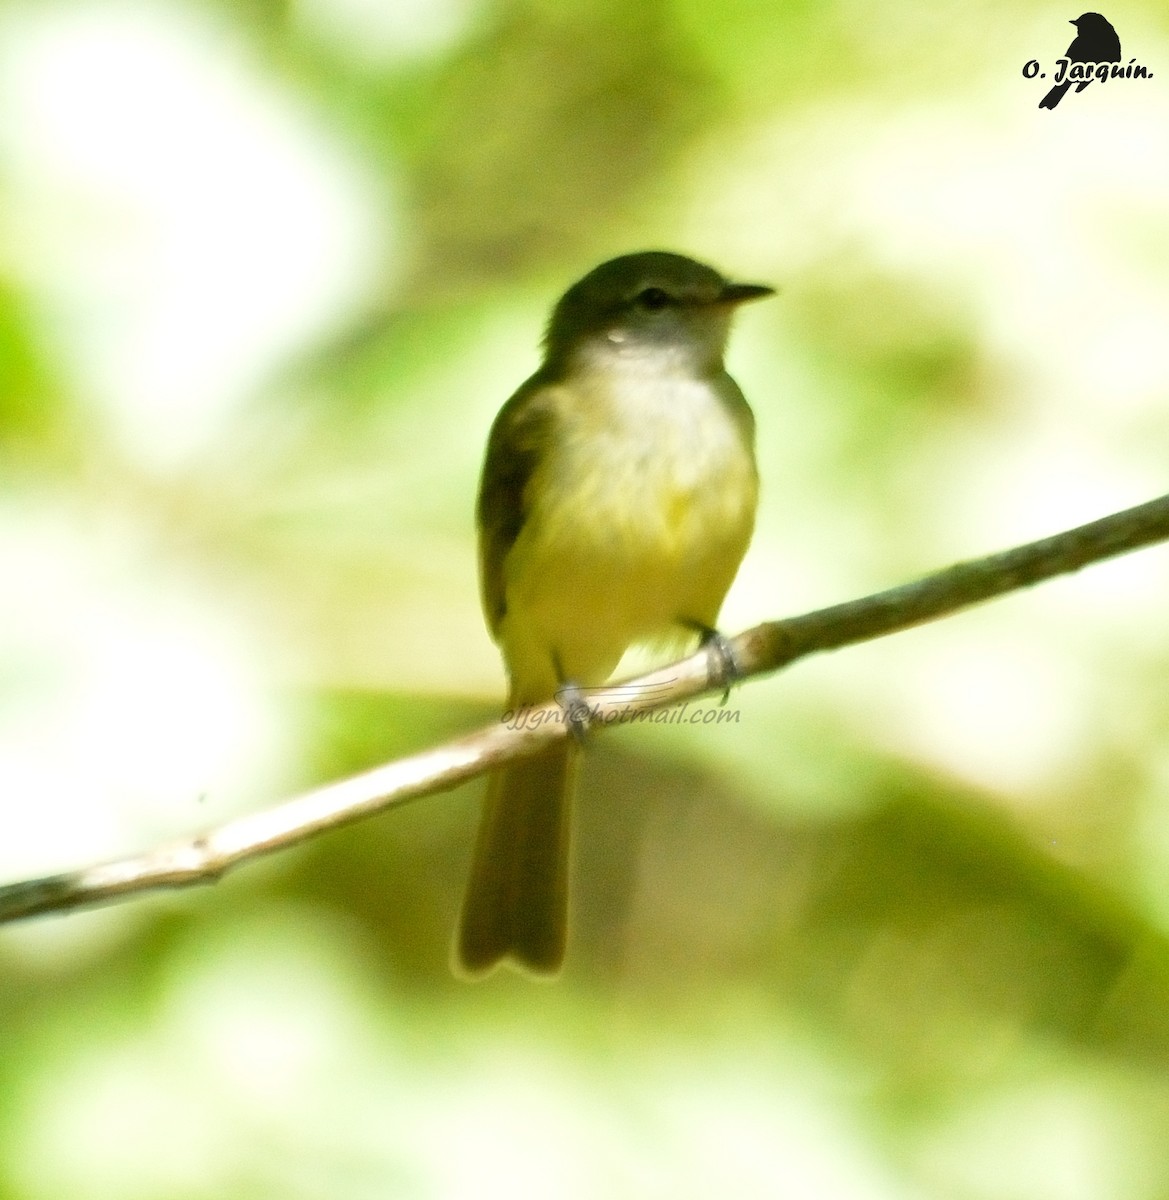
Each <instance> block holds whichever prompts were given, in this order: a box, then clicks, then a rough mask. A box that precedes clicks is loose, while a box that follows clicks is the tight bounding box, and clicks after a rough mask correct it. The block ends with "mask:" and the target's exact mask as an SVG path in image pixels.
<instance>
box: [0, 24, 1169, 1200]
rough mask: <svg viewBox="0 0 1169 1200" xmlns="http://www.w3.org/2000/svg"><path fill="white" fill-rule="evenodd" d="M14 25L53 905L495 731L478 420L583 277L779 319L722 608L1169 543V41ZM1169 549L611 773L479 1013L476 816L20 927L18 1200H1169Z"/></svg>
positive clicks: (773, 692)
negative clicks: (1143, 537) (1144, 542)
mask: <svg viewBox="0 0 1169 1200" xmlns="http://www.w3.org/2000/svg"><path fill="white" fill-rule="evenodd" d="M1078 15H1079V14H1078V12H1073V11H1071V10H1068V11H1065V10H1064V9H1062V8H1060V7H1059V6H1058V5H1052V4H1050V3H1047V2H1043V3H1039V2H1036V0H1027V2H1026V3H1022V4H1019V3H1015V4H1011V5H1006V4H1001V3H991V2H985V3H974V4H964V5H961V6H954V5H949V6H944V7H941V8H939V7H937V6H928V5H926V4H924V3H923V2H922V0H893V2H892V3H889V4H886V5H883V6H882V7H881V8H880V9H875V8H863V7H861V6H859V5H857V4H854V3H850V2H847V0H837V2H834V3H828V4H820V5H811V4H789V5H778V4H775V3H773V2H770V0H767V2H765V0H727V2H724V3H722V4H719V5H714V4H709V3H700V2H699V0H648V2H646V3H642V4H639V5H634V4H628V3H625V4H616V3H612V2H609V0H562V2H560V3H555V4H554V3H551V0H530V2H528V3H521V2H519V0H510V2H509V0H498V2H496V3H491V2H489V0H408V2H407V0H402V2H401V3H393V2H391V0H380V2H379V0H334V2H332V3H330V2H329V0H285V2H275V0H218V2H215V0H205V2H204V3H203V4H199V3H197V2H196V0H190V2H189V3H184V4H177V3H170V2H169V0H162V2H157V3H146V2H144V0H143V2H141V3H137V4H135V3H130V2H129V0H121V2H118V3H114V2H113V0H92V2H86V3H80V2H61V3H55V2H52V0H32V2H28V3H17V2H13V0H8V2H7V3H3V4H0V805H2V807H0V813H2V814H3V830H4V833H3V837H2V839H0V873H2V877H3V878H4V879H11V880H16V879H19V878H23V877H28V876H31V875H35V874H39V873H43V872H47V871H52V870H63V869H67V868H69V867H72V866H77V865H80V864H82V863H86V862H90V861H97V860H100V859H103V858H106V857H110V856H112V855H116V854H122V853H129V852H132V851H134V850H137V849H141V848H144V847H146V846H149V845H151V844H152V843H153V842H155V841H157V840H159V839H161V838H163V837H166V836H171V835H178V834H181V833H184V832H191V831H195V830H198V829H201V828H205V827H206V826H208V825H211V824H214V823H216V822H218V821H221V820H225V819H227V818H229V817H230V816H232V815H235V814H238V813H243V812H248V811H253V810H255V809H258V808H261V807H263V806H264V805H265V804H268V803H271V802H274V801H275V800H277V799H278V798H280V797H281V796H283V795H287V794H291V793H292V792H294V791H296V790H298V789H300V788H303V787H307V786H311V785H313V784H315V783H318V782H324V781H327V780H331V779H334V778H337V777H340V776H343V775H345V774H347V773H350V772H353V771H356V770H359V769H361V768H364V767H366V766H370V765H373V764H376V763H379V762H382V761H385V760H387V759H389V758H392V757H393V756H395V755H398V754H404V753H408V752H410V751H412V750H416V749H421V748H424V747H427V746H430V745H432V744H435V743H437V742H439V741H441V740H442V739H444V738H446V737H449V736H453V735H455V734H458V733H461V732H464V731H466V730H468V729H470V728H473V727H475V726H477V725H479V724H482V723H484V722H486V721H489V720H491V719H492V717H493V716H494V714H495V713H496V712H497V709H498V705H499V702H500V697H501V696H502V692H503V678H502V673H501V670H500V667H499V664H498V661H497V655H496V652H495V649H494V647H493V646H492V645H491V643H490V640H489V638H488V636H487V634H486V632H485V631H484V629H483V627H482V622H481V618H480V615H479V611H478V595H477V584H476V579H475V547H474V533H473V527H472V506H473V497H474V490H475V486H476V481H477V472H478V467H479V458H480V454H481V452H482V446H483V444H484V440H485V437H486V432H487V428H488V426H489V424H490V421H491V419H492V417H493V415H494V413H495V411H496V409H497V408H498V406H499V405H500V404H501V403H502V401H503V400H504V399H505V398H506V397H507V395H508V394H509V392H510V391H511V390H512V389H513V388H514V387H515V386H516V384H518V383H519V382H520V381H521V380H522V379H523V378H524V376H525V375H526V374H527V373H528V372H530V370H531V369H532V368H533V366H534V365H535V363H536V361H537V347H538V339H539V333H540V329H541V324H542V322H543V320H544V317H545V314H546V312H547V310H548V307H549V306H550V304H551V302H552V301H553V300H554V299H555V297H556V296H557V295H558V294H559V292H560V291H562V290H563V288H564V287H565V286H566V285H567V284H568V283H569V282H571V281H572V280H573V279H575V278H576V277H578V276H579V275H580V274H582V273H583V272H584V271H585V270H587V269H588V268H589V267H590V266H592V265H593V264H594V263H595V262H597V261H599V260H601V259H603V258H606V257H610V256H612V255H614V254H617V253H621V252H625V251H630V250H635V249H644V248H651V247H660V248H669V249H676V250H680V251H683V252H688V253H690V254H693V255H694V256H696V257H699V258H702V259H704V260H707V261H710V262H712V263H714V264H716V265H717V266H719V267H720V268H721V269H723V270H725V271H726V272H727V273H729V274H732V275H734V276H736V277H739V278H744V279H749V280H757V281H760V282H770V283H774V284H775V285H776V286H777V287H778V288H779V289H780V295H779V297H778V298H777V299H776V300H774V301H771V302H769V303H768V304H767V305H759V306H753V307H752V308H751V309H750V310H749V311H745V312H744V313H743V314H742V315H741V317H740V320H739V323H738V328H737V330H736V335H735V338H734V341H733V345H732V350H731V360H730V361H731V369H732V370H733V372H734V373H735V375H736V377H737V378H738V379H739V380H740V382H741V384H742V385H743V388H744V390H745V392H746V393H747V395H748V396H749V398H750V399H751V401H752V404H753V406H754V408H755V411H756V415H757V420H758V426H759V456H760V465H761V472H762V476H763V485H764V494H763V501H762V507H761V511H760V518H759V527H758V533H757V536H756V540H755V543H754V545H753V547H752V550H751V552H750V554H749V556H748V560H747V562H746V563H745V565H744V568H743V571H742V573H741V575H740V578H739V580H738V581H737V583H736V586H735V588H734V590H733V592H732V594H731V596H730V597H729V599H728V603H727V606H726V608H725V610H724V621H723V623H724V625H725V627H726V628H727V629H729V630H736V629H739V628H742V627H745V626H746V625H748V624H750V623H753V622H754V621H758V620H763V619H767V618H770V617H775V616H782V615H784V614H785V613H790V612H795V611H800V610H802V609H806V608H812V607H815V606H818V605H821V604H827V603H832V602H835V601H838V600H842V599H846V598H851V597H853V596H855V595H860V594H862V593H864V592H865V591H867V590H872V589H876V588H878V587H882V586H887V585H891V584H893V583H897V582H901V581H903V580H905V579H908V578H910V577H912V576H913V575H914V574H915V573H918V572H924V571H926V570H929V569H931V568H934V567H937V566H942V565H944V564H946V563H947V562H949V561H952V560H954V559H957V558H962V557H971V556H974V555H977V554H979V553H983V552H988V551H990V550H994V549H998V548H1001V547H1004V546H1007V545H1011V544H1015V543H1018V542H1022V541H1026V540H1029V539H1030V538H1033V537H1037V536H1041V535H1043V534H1045V533H1049V532H1054V531H1056V530H1058V529H1060V528H1065V527H1068V526H1071V525H1073V524H1076V523H1077V522H1079V521H1082V520H1087V519H1090V518H1092V517H1094V516H1097V515H1103V514H1104V513H1105V512H1108V511H1111V510H1113V509H1115V508H1120V507H1123V506H1125V505H1126V504H1130V503H1136V502H1138V501H1140V500H1142V499H1146V498H1149V497H1151V496H1153V495H1156V494H1159V493H1160V492H1162V491H1164V490H1165V481H1166V479H1167V478H1169V404H1167V401H1169V355H1167V354H1166V353H1165V350H1164V337H1165V330H1166V328H1169V155H1167V154H1166V151H1165V148H1166V146H1167V145H1169V90H1167V88H1166V84H1167V83H1169V17H1167V14H1166V11H1165V10H1164V8H1163V6H1161V5H1158V4H1154V3H1151V2H1145V3H1130V4H1127V5H1125V6H1124V7H1123V8H1114V9H1109V10H1108V11H1107V13H1106V14H1105V15H1106V16H1108V17H1109V18H1110V20H1111V21H1112V22H1113V24H1114V25H1115V26H1116V28H1117V30H1118V32H1119V34H1120V37H1121V41H1122V45H1123V46H1124V49H1125V55H1126V58H1127V57H1135V58H1136V59H1137V60H1138V61H1139V62H1143V63H1146V64H1147V65H1148V66H1149V67H1150V69H1151V70H1152V71H1153V78H1152V79H1149V80H1142V81H1133V82H1131V83H1121V82H1118V81H1113V82H1109V83H1108V84H1107V85H1103V86H1100V85H1094V86H1093V87H1092V88H1091V89H1089V91H1087V92H1086V93H1084V94H1083V95H1080V96H1077V95H1072V96H1069V97H1067V98H1066V99H1065V101H1064V103H1063V104H1061V106H1060V107H1059V108H1058V109H1057V110H1056V111H1054V112H1046V111H1044V112H1040V111H1039V110H1038V109H1037V107H1036V105H1037V103H1038V100H1039V97H1040V96H1041V95H1042V94H1043V89H1044V86H1045V85H1044V84H1043V83H1042V81H1040V80H1027V79H1024V78H1023V76H1022V71H1021V68H1022V66H1023V63H1024V62H1026V61H1027V60H1028V59H1031V58H1038V59H1040V61H1041V62H1042V63H1043V64H1044V65H1045V67H1048V68H1049V67H1050V64H1051V63H1052V62H1053V60H1054V58H1055V57H1056V56H1057V55H1058V54H1059V53H1062V51H1063V50H1064V48H1065V46H1066V44H1067V42H1068V41H1070V38H1071V36H1072V34H1073V31H1072V30H1071V28H1070V26H1068V25H1067V24H1066V22H1067V21H1068V19H1069V18H1070V17H1073V16H1078ZM1167 614H1169V552H1166V551H1164V550H1160V549H1153V550H1150V551H1147V552H1145V553H1143V554H1141V555H1137V556H1133V557H1132V558H1130V559H1125V560H1122V561H1119V562H1116V563H1112V564H1105V565H1102V566H1099V567H1096V568H1092V569H1091V570H1090V571H1088V572H1085V573H1084V574H1082V575H1081V576H1078V577H1074V578H1071V579H1067V580H1061V581H1058V582H1054V583H1051V584H1049V585H1045V586H1043V587H1041V588H1039V589H1036V590H1035V591H1033V592H1031V593H1028V594H1027V595H1019V596H1014V597H1010V598H1007V599H1005V600H1003V601H1000V602H998V603H996V604H995V605H993V606H989V607H987V608H985V609H981V610H978V611H976V612H972V613H968V614H964V615H962V616H960V617H956V618H953V619H950V620H947V621H944V622H939V623H937V624H935V625H932V626H930V627H928V628H924V629H920V630H917V631H914V632H911V633H907V634H903V635H900V636H898V637H896V638H892V639H889V640H887V641H885V642H881V643H876V644H872V645H868V646H863V647H856V648H853V649H850V650H848V651H844V652H841V653H839V654H837V655H835V656H832V657H829V658H825V659H823V660H821V661H815V662H809V663H805V664H801V665H799V666H797V667H796V668H794V669H792V670H791V671H789V672H786V673H783V674H781V675H780V676H777V677H775V678H773V679H768V680H761V681H760V680H757V681H752V682H751V683H750V684H748V685H746V686H744V687H742V688H740V689H738V690H737V691H736V692H735V694H734V696H733V698H732V700H731V703H730V710H731V711H732V712H733V714H734V720H733V721H731V722H728V723H723V724H719V725H711V726H700V727H694V726H685V727H676V726H675V727H662V726H641V725H639V726H634V727H630V728H625V729H621V730H617V731H614V732H611V733H606V734H604V735H603V736H599V737H597V738H596V739H595V742H594V743H593V744H592V745H591V746H590V749H589V753H588V756H587V764H586V768H585V772H584V781H583V787H582V791H581V796H580V801H579V805H578V812H577V830H576V840H575V847H574V855H575V858H574V903H575V919H574V926H573V931H572V940H571V945H570V952H569V962H568V967H567V969H566V971H565V974H564V976H563V978H562V979H561V980H560V981H559V982H558V983H557V984H555V985H554V986H547V985H538V984H533V983H530V982H527V981H525V980H522V979H520V978H518V977H514V976H511V975H508V974H506V973H505V974H501V975H497V976H495V977H493V978H492V979H491V980H490V981H488V982H486V983H483V984H480V985H477V986H468V985H464V984H460V983H457V982H455V981H454V980H453V979H452V978H451V976H450V974H449V971H448V966H447V963H448V952H449V944H450V935H451V929H452V927H453V923H454V918H455V913H456V911H457V906H458V902H459V896H460V891H461V886H462V881H463V875H464V872H465V869H466V864H467V857H468V853H469V847H470V838H471V836H472V832H473V828H474V820H475V814H476V805H477V803H478V797H479V794H480V790H481V785H480V784H474V785H471V786H468V787H465V788H460V789H458V790H456V791H454V792H452V793H449V794H444V795H440V796H432V797H428V798H426V799H425V800H422V801H419V802H417V803H415V804H413V805H411V806H409V807H407V808H404V809H402V810H400V811H395V812H392V813H390V814H387V815H385V816H383V817H380V818H378V819H375V820H372V821H366V822H363V823H361V824H359V825H356V826H352V827H350V828H347V829H345V830H342V831H338V832H336V833H333V834H330V835H328V836H325V837H321V838H318V839H316V840H314V841H313V842H311V843H309V844H307V845H304V846H302V847H300V848H298V849H296V850H294V851H291V852H288V853H285V854H281V855H278V856H275V857H273V858H271V859H268V860H265V861H263V862H260V863H257V864H254V865H250V866H247V867H244V868H241V869H240V870H239V871H237V872H236V873H234V874H232V875H231V876H229V877H228V878H226V879H224V880H223V881H221V882H220V883H219V884H218V885H216V886H215V887H214V888H208V889H205V890H200V891H196V892H191V893H184V894H180V895H175V896H159V897H150V898H146V899H141V900H136V901H133V902H130V903H127V904H124V905H120V906H117V907H112V908H108V909H105V910H102V911H99V912H95V913H85V914H73V915H70V916H67V917H63V918H53V919H45V920H40V921H35V922H29V923H26V924H23V925H17V926H11V927H8V928H5V929H4V930H2V931H0V1200H8V1198H10V1197H11V1198H12V1200H42V1198H43V1200H49V1198H52V1200H57V1198H58V1197H61V1196H69V1197H71V1198H73V1200H91V1198H92V1200H105V1198H107V1197H109V1198H113V1197H117V1198H119V1200H138V1198H140V1200H175V1198H182V1200H201V1198H204V1197H207V1198H210V1197H216V1198H224V1197H231V1198H234V1197H241V1198H242V1197H248V1198H252V1197H306V1198H307V1197H322V1198H323V1197H329V1198H330V1200H351V1198H352V1200H365V1198H366V1197H379V1198H380V1197H411V1198H413V1197H418V1198H429V1197H439V1198H446V1197H456V1198H462V1197H493V1196H501V1197H528V1196H531V1197H537V1196H539V1197H548V1196H555V1197H567V1198H573V1197H598V1196H605V1197H626V1196H629V1197H633V1196H636V1197H638V1198H639V1200H643V1198H646V1197H667V1196H668V1197H670V1198H671V1200H674V1198H678V1197H695V1198H697V1197H709V1196H713V1195H719V1196H724V1195H725V1196H735V1197H740V1198H744V1197H745V1198H750V1197H782V1198H784V1200H788V1198H790V1200H804V1198H805V1197H807V1198H812V1197H815V1198H817V1200H821V1198H823V1197H833V1198H840V1200H844V1198H848V1200H853V1198H857V1200H869V1198H874V1200H875V1198H880V1200H886V1198H888V1200H902V1198H905V1200H911V1198H912V1200H923V1198H935V1197H936V1198H939V1200H941V1198H944V1200H1112V1198H1115V1200H1157V1198H1159V1197H1163V1196H1165V1195H1166V1194H1169V1148H1167V1143H1166V1138H1165V1130H1166V1128H1167V1127H1169V1076H1167V1074H1166V1068H1167V1066H1169V939H1167V930H1169V749H1167V745H1169V704H1167V702H1166V690H1165V679H1166V678H1167V675H1169V616H1167Z"/></svg>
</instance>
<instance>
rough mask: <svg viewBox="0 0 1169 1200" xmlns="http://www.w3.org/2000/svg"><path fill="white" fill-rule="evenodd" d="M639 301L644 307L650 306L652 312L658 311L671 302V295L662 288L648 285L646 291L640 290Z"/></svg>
mask: <svg viewBox="0 0 1169 1200" xmlns="http://www.w3.org/2000/svg"><path fill="white" fill-rule="evenodd" d="M637 303H638V304H640V305H641V307H642V308H648V309H649V310H650V311H651V312H657V310H658V309H659V308H665V307H666V305H667V304H669V303H670V297H669V294H668V293H667V292H663V291H662V289H661V288H657V287H648V288H646V289H645V291H644V292H638V294H637Z"/></svg>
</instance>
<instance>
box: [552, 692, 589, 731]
mask: <svg viewBox="0 0 1169 1200" xmlns="http://www.w3.org/2000/svg"><path fill="white" fill-rule="evenodd" d="M556 703H557V704H559V705H560V707H561V708H562V709H563V710H564V719H565V721H566V722H567V723H568V732H569V733H570V734H572V737H573V740H574V741H575V742H576V744H577V745H578V746H583V745H584V743H585V738H586V737H587V736H588V732H589V728H590V726H591V725H592V723H593V713H592V709H590V708H589V704H588V701H587V700H586V699H585V696H584V692H583V691H582V690H581V688H580V687H579V686H578V685H577V684H575V683H562V684H561V685H560V687H559V688H557V689H556Z"/></svg>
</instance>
